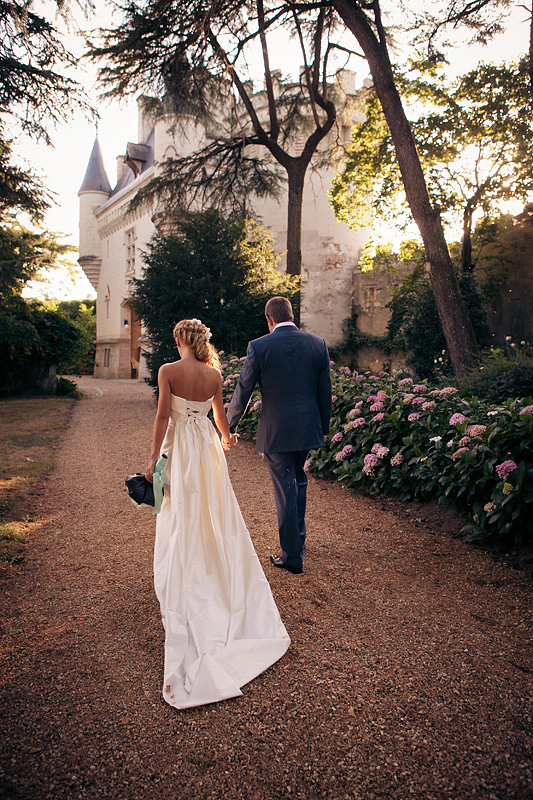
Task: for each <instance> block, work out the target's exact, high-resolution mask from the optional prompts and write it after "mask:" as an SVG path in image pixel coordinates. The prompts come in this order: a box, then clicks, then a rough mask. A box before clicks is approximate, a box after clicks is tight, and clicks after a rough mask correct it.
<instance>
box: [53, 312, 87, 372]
mask: <svg viewBox="0 0 533 800" xmlns="http://www.w3.org/2000/svg"><path fill="white" fill-rule="evenodd" d="M57 310H58V311H59V313H61V314H64V315H65V316H67V317H68V318H69V319H71V320H72V322H73V324H74V325H75V327H76V328H77V329H78V332H79V338H78V342H77V345H76V348H75V352H74V353H73V354H72V356H70V357H69V359H68V360H67V359H64V358H63V359H61V361H60V362H59V364H58V370H59V372H61V373H62V374H64V375H92V374H93V371H94V359H95V354H96V300H84V301H83V302H82V301H79V300H71V301H64V302H61V303H58V304H57Z"/></svg>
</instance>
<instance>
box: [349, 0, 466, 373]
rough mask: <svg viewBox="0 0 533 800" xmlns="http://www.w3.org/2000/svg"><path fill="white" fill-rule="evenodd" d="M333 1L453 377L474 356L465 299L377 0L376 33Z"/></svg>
mask: <svg viewBox="0 0 533 800" xmlns="http://www.w3.org/2000/svg"><path fill="white" fill-rule="evenodd" d="M333 6H334V8H335V9H336V11H337V13H338V14H339V15H340V17H341V18H342V20H343V21H344V23H345V24H346V26H347V27H348V28H349V29H350V31H351V32H352V33H353V35H354V36H355V38H356V39H357V41H358V42H359V44H360V46H361V48H362V50H363V52H364V54H365V57H366V59H367V61H368V65H369V67H370V72H371V74H372V79H373V82H374V88H375V90H376V93H377V95H378V97H379V100H380V102H381V105H382V107H383V113H384V114H385V118H386V120H387V124H388V126H389V128H390V132H391V136H392V139H393V142H394V147H395V150H396V157H397V159H398V165H399V168H400V172H401V174H402V180H403V184H404V187H405V194H406V197H407V202H408V203H409V207H410V209H411V213H412V214H413V217H414V220H415V222H416V224H417V226H418V228H419V230H420V234H421V236H422V240H423V242H424V248H425V251H426V257H427V264H426V269H427V271H428V273H429V277H430V280H431V285H432V288H433V292H434V294H435V301H436V304H437V309H438V312H439V317H440V320H441V324H442V328H443V331H444V336H445V338H446V343H447V345H448V349H449V351H450V357H451V361H452V365H453V369H454V372H455V375H456V377H457V378H461V377H463V376H464V375H465V374H466V373H468V372H469V371H470V370H471V369H473V368H474V367H475V366H476V364H477V360H478V358H479V348H478V345H477V342H476V337H475V334H474V330H473V328H472V323H471V321H470V317H469V315H468V311H467V309H466V306H465V304H464V301H463V298H462V296H461V291H460V289H459V284H458V282H457V278H456V276H455V272H454V269H453V264H452V262H451V258H450V254H449V251H448V246H447V244H446V240H445V238H444V231H443V228H442V221H441V218H440V214H439V213H438V212H437V211H436V210H435V209H433V208H432V206H431V202H430V200H429V195H428V192H427V187H426V181H425V178H424V173H423V171H422V166H421V164H420V159H419V157H418V153H417V150H416V145H415V141H414V138H413V134H412V131H411V126H410V125H409V121H408V119H407V117H406V116H405V112H404V109H403V106H402V101H401V98H400V95H399V94H398V91H397V89H396V85H395V83H394V75H393V72H392V67H391V64H390V60H389V55H388V50H387V44H386V41H385V36H384V31H383V30H382V28H381V22H380V19H379V2H378V0H376V1H375V2H374V3H372V9H373V10H374V13H375V15H376V22H377V30H378V35H379V38H378V37H377V36H376V34H375V32H374V30H373V28H372V27H371V26H370V24H369V21H368V18H367V17H366V16H365V13H364V12H363V10H362V9H361V7H360V5H359V4H358V2H357V0H333Z"/></svg>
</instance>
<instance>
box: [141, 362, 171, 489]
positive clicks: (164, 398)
mask: <svg viewBox="0 0 533 800" xmlns="http://www.w3.org/2000/svg"><path fill="white" fill-rule="evenodd" d="M166 366H167V365H166V364H163V366H162V367H161V368H160V369H159V372H158V374H157V385H158V387H159V400H158V403H157V413H156V416H155V422H154V433H153V436H152V449H151V450H150V459H149V461H148V467H147V469H146V472H145V473H144V474H145V476H146V478H147V479H148V480H149V481H151V480H152V478H153V476H154V467H155V464H156V461H157V459H158V458H159V454H160V450H161V445H162V444H163V439H164V438H165V433H166V432H167V427H168V420H169V417H170V384H169V382H168V378H167V376H166V373H167V369H166Z"/></svg>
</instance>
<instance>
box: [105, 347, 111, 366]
mask: <svg viewBox="0 0 533 800" xmlns="http://www.w3.org/2000/svg"><path fill="white" fill-rule="evenodd" d="M110 355H111V348H110V347H105V348H104V367H108V366H109V356H110Z"/></svg>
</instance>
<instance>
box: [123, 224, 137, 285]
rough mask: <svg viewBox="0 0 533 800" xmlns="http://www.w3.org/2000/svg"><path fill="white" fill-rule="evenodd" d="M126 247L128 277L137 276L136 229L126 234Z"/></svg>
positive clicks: (131, 229)
mask: <svg viewBox="0 0 533 800" xmlns="http://www.w3.org/2000/svg"><path fill="white" fill-rule="evenodd" d="M124 236H125V239H124V244H125V246H126V275H135V238H136V237H135V228H130V229H129V231H126V233H125V234H124Z"/></svg>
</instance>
